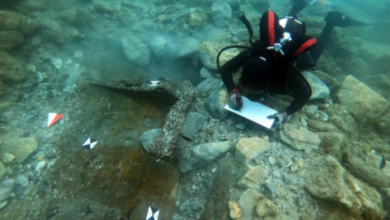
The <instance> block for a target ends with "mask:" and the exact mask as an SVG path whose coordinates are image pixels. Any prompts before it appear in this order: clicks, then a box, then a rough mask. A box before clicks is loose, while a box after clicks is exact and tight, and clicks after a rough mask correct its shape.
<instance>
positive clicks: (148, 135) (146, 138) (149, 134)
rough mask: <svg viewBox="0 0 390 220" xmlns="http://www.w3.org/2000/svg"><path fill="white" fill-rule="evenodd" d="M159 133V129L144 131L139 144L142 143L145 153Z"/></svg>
mask: <svg viewBox="0 0 390 220" xmlns="http://www.w3.org/2000/svg"><path fill="white" fill-rule="evenodd" d="M160 131H161V128H157V129H150V130H147V131H145V132H144V133H143V134H142V135H141V137H140V140H141V143H142V147H144V149H145V150H146V151H147V152H149V148H150V146H151V145H152V143H153V142H154V140H155V138H156V137H157V135H158V134H159V133H160Z"/></svg>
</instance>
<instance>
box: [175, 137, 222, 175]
mask: <svg viewBox="0 0 390 220" xmlns="http://www.w3.org/2000/svg"><path fill="white" fill-rule="evenodd" d="M229 150H230V142H229V141H224V142H215V143H208V144H201V145H197V146H194V147H191V148H190V149H188V150H187V151H186V152H184V153H183V155H182V157H180V158H179V170H180V172H181V173H188V172H190V171H192V170H196V169H199V168H201V167H204V166H207V165H209V164H211V163H212V162H214V160H215V159H217V158H218V157H220V156H221V155H222V154H224V153H226V152H227V151H229Z"/></svg>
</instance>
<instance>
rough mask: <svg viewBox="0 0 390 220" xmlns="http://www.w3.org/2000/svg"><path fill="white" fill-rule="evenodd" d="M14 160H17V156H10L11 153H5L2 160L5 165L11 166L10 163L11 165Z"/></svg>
mask: <svg viewBox="0 0 390 220" xmlns="http://www.w3.org/2000/svg"><path fill="white" fill-rule="evenodd" d="M14 159H15V155H13V154H10V153H4V154H3V157H2V159H1V160H2V161H3V163H5V164H9V163H11V162H12V161H13V160H14Z"/></svg>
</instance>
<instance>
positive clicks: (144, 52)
mask: <svg viewBox="0 0 390 220" xmlns="http://www.w3.org/2000/svg"><path fill="white" fill-rule="evenodd" d="M121 41H122V47H123V51H124V52H125V56H126V58H127V60H128V61H130V62H131V63H134V64H137V65H140V66H147V65H149V63H150V51H149V48H148V45H146V44H145V43H143V42H142V41H141V40H139V39H138V38H137V37H134V36H124V37H122V39H121Z"/></svg>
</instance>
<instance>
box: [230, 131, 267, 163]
mask: <svg viewBox="0 0 390 220" xmlns="http://www.w3.org/2000/svg"><path fill="white" fill-rule="evenodd" d="M269 147H270V143H269V141H268V140H266V139H264V138H258V137H251V138H241V139H240V140H238V142H237V144H236V152H235V159H236V161H237V162H238V163H239V164H241V165H246V164H248V163H249V161H250V160H251V159H253V158H254V157H256V156H257V155H258V154H260V153H262V152H264V151H266V150H268V148H269Z"/></svg>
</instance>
